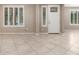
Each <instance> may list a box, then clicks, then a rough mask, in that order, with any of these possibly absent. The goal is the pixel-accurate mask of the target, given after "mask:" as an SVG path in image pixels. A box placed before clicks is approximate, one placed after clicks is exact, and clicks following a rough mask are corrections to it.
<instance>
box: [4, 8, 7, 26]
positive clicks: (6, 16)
mask: <svg viewBox="0 0 79 59" xmlns="http://www.w3.org/2000/svg"><path fill="white" fill-rule="evenodd" d="M4 10H5V15H4V16H5V25H8V8H5V9H4Z"/></svg>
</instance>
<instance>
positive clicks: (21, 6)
mask: <svg viewBox="0 0 79 59" xmlns="http://www.w3.org/2000/svg"><path fill="white" fill-rule="evenodd" d="M10 7H11V8H13V13H14V8H18V9H19V8H23V25H20V24H19V25H15V24H13V25H10V24H9V23H8V25H5V8H8V10H10V9H9V8H10ZM9 12H10V11H9ZM9 12H8V13H9ZM14 15H15V14H13V20H12V21H14ZM8 17H9V16H8ZM18 18H19V17H18ZM8 20H9V18H8ZM19 20H20V19H19ZM8 22H9V21H8ZM24 22H25V19H24V6H23V5H7V6H3V26H4V27H24V26H25V25H24V24H25V23H24ZM13 23H14V22H13Z"/></svg>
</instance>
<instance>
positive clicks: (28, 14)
mask: <svg viewBox="0 0 79 59" xmlns="http://www.w3.org/2000/svg"><path fill="white" fill-rule="evenodd" d="M3 6H4V5H0V33H11V32H35V26H36V25H35V20H36V5H24V17H25V19H24V20H25V27H3Z"/></svg>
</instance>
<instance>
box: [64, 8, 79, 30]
mask: <svg viewBox="0 0 79 59" xmlns="http://www.w3.org/2000/svg"><path fill="white" fill-rule="evenodd" d="M70 9H79V7H65V8H64V22H65V23H64V28H65V29H79V25H70V23H69V20H70V19H69V18H70V14H69V10H70Z"/></svg>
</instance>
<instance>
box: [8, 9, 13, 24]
mask: <svg viewBox="0 0 79 59" xmlns="http://www.w3.org/2000/svg"><path fill="white" fill-rule="evenodd" d="M9 23H10V25H13V8H9Z"/></svg>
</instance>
